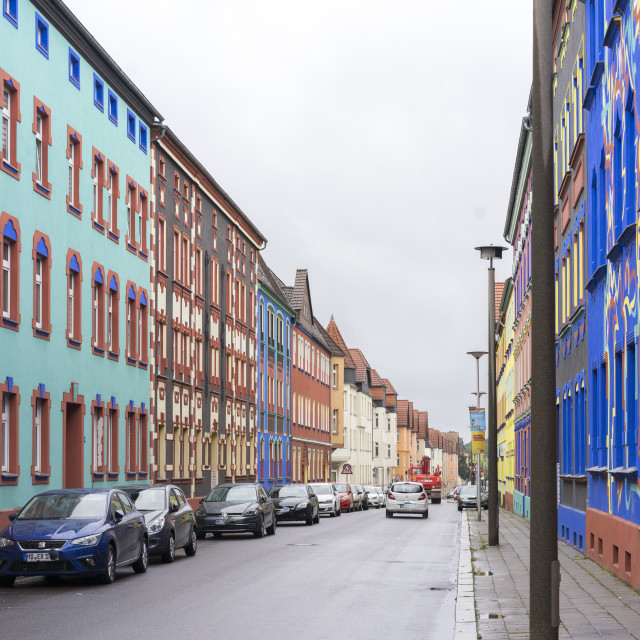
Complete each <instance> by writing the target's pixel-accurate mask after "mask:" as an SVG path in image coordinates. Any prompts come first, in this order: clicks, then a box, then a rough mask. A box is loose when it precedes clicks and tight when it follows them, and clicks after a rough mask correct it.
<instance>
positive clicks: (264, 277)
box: [258, 253, 289, 306]
mask: <svg viewBox="0 0 640 640" xmlns="http://www.w3.org/2000/svg"><path fill="white" fill-rule="evenodd" d="M258 282H259V283H260V284H262V285H264V286H266V287H267V288H268V289H269V290H270V291H271V292H272V293H273V294H274V295H275V296H276V297H277V298H280V300H281V301H282V302H283V303H284V304H286V305H287V306H288V305H289V298H288V296H287V294H286V292H285V291H284V285H283V283H282V280H280V278H278V277H277V276H276V275H275V274H274V273H273V271H271V269H270V268H269V265H267V263H266V262H265V261H264V258H263V257H262V254H261V253H258Z"/></svg>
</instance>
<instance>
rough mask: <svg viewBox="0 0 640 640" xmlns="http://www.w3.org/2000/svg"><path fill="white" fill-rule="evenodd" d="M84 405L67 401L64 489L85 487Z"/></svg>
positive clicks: (65, 413)
mask: <svg viewBox="0 0 640 640" xmlns="http://www.w3.org/2000/svg"><path fill="white" fill-rule="evenodd" d="M82 408H83V406H82V405H81V404H76V403H72V402H68V403H67V408H66V411H65V412H64V414H63V415H64V425H63V448H64V453H63V477H62V488H63V489H77V488H81V487H83V475H84V474H83V458H84V455H83V453H84V425H83V422H84V420H83V411H82Z"/></svg>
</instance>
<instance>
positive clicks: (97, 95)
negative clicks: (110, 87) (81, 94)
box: [93, 73, 104, 113]
mask: <svg viewBox="0 0 640 640" xmlns="http://www.w3.org/2000/svg"><path fill="white" fill-rule="evenodd" d="M93 104H95V105H96V107H98V109H100V111H102V113H104V82H103V81H102V78H100V76H97V75H96V74H95V73H94V74H93Z"/></svg>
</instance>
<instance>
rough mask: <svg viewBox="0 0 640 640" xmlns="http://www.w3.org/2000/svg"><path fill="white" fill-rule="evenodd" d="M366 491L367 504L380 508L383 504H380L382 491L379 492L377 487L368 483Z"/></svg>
mask: <svg viewBox="0 0 640 640" xmlns="http://www.w3.org/2000/svg"><path fill="white" fill-rule="evenodd" d="M364 491H365V494H366V496H367V505H368V506H371V507H375V508H376V509H379V508H380V507H381V506H382V505H381V504H380V502H381V497H382V492H378V488H377V487H371V486H368V485H365V487H364Z"/></svg>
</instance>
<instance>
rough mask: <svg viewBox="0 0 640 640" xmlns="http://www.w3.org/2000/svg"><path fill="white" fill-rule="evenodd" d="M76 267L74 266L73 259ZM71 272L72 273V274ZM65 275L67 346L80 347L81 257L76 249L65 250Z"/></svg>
mask: <svg viewBox="0 0 640 640" xmlns="http://www.w3.org/2000/svg"><path fill="white" fill-rule="evenodd" d="M74 258H75V263H76V264H77V267H78V269H77V270H76V269H75V268H73V267H74V263H73V260H74ZM72 274H73V275H72ZM66 275H67V330H66V339H67V346H68V347H70V348H72V349H80V347H81V345H82V258H81V257H80V253H79V252H78V251H74V250H73V249H68V250H67V262H66ZM71 282H73V283H74V286H73V299H71Z"/></svg>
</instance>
